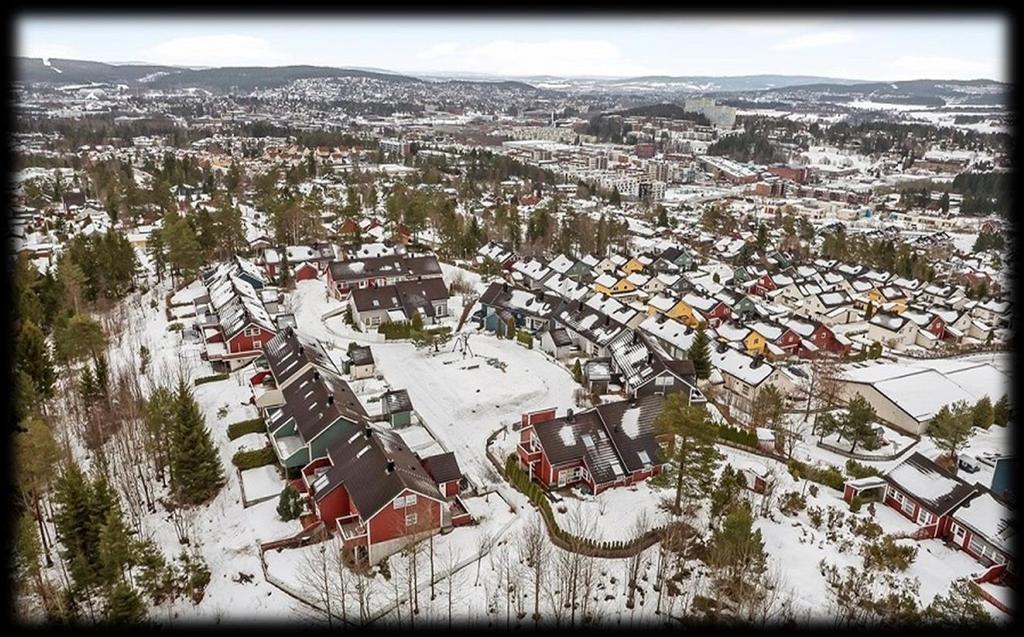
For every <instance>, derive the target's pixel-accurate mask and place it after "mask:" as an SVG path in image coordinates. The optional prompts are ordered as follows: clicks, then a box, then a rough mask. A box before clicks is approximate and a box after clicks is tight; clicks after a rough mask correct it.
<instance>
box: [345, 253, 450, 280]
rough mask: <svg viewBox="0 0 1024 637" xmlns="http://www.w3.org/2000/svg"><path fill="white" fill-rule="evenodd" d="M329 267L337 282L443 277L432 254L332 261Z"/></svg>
mask: <svg viewBox="0 0 1024 637" xmlns="http://www.w3.org/2000/svg"><path fill="white" fill-rule="evenodd" d="M328 267H329V268H330V270H331V278H333V279H334V280H335V281H352V280H359V279H365V278H368V277H378V276H379V277H420V276H422V277H431V276H441V266H440V264H438V262H437V257H435V256H434V255H432V254H427V255H421V256H408V255H388V256H381V257H364V258H362V259H352V260H349V261H332V262H331V264H330V265H329V266H328Z"/></svg>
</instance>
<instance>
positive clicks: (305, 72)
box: [16, 57, 418, 92]
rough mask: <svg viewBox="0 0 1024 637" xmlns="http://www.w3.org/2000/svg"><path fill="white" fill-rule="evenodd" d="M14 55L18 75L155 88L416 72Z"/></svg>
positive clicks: (234, 86) (389, 77)
mask: <svg viewBox="0 0 1024 637" xmlns="http://www.w3.org/2000/svg"><path fill="white" fill-rule="evenodd" d="M48 62H49V65H47V64H45V63H44V62H43V60H42V59H40V58H23V57H21V58H16V77H17V79H18V81H21V82H29V83H38V84H54V85H63V84H90V83H94V82H96V83H114V84H118V83H120V84H130V85H131V84H144V85H145V86H149V87H152V88H158V89H167V88H205V89H208V90H211V91H217V92H225V91H229V90H238V91H246V92H247V91H251V90H253V89H255V88H258V87H259V88H272V87H279V86H285V85H287V84H289V83H290V82H293V81H295V80H298V79H304V78H317V77H372V78H376V79H380V80H385V81H389V82H415V81H418V80H416V78H413V77H408V76H405V75H395V74H391V73H378V72H375V71H365V70H357V69H340V68H332V67H326V66H277V67H256V66H254V67H221V68H212V69H195V70H194V69H183V68H179V67H173V66H156V65H135V64H104V63H103V62H89V61H84V60H65V59H59V58H51V59H49V60H48Z"/></svg>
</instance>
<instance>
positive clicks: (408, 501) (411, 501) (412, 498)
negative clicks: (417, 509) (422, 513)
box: [393, 493, 416, 509]
mask: <svg viewBox="0 0 1024 637" xmlns="http://www.w3.org/2000/svg"><path fill="white" fill-rule="evenodd" d="M393 506H394V508H396V509H404V508H406V507H413V506H416V494H415V493H411V494H409V495H406V496H401V495H400V496H398V497H397V498H395V500H394V504H393Z"/></svg>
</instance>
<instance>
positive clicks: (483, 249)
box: [476, 241, 519, 272]
mask: <svg viewBox="0 0 1024 637" xmlns="http://www.w3.org/2000/svg"><path fill="white" fill-rule="evenodd" d="M476 254H477V263H478V264H483V262H484V261H485V260H487V259H491V260H492V261H495V262H496V263H497V264H498V265H500V266H501V269H502V270H504V271H506V272H508V271H509V270H511V269H512V264H514V263H515V262H516V261H518V260H519V257H518V256H516V253H515V252H514V251H513V250H512V249H510V248H509V247H508V246H507V245H505V244H504V243H500V242H498V241H488V242H487V243H486V244H484V245H482V246H480V248H479V249H478V250H477V251H476Z"/></svg>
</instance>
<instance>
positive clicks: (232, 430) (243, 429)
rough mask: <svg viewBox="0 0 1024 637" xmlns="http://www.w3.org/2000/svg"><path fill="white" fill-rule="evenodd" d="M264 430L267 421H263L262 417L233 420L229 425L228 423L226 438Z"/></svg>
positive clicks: (232, 438)
mask: <svg viewBox="0 0 1024 637" xmlns="http://www.w3.org/2000/svg"><path fill="white" fill-rule="evenodd" d="M266 431H267V423H265V422H263V419H262V418H251V419H249V420H240V421H238V422H233V423H231V424H230V425H228V440H234V439H236V438H241V437H242V436H244V435H246V434H258V433H265V432H266Z"/></svg>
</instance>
